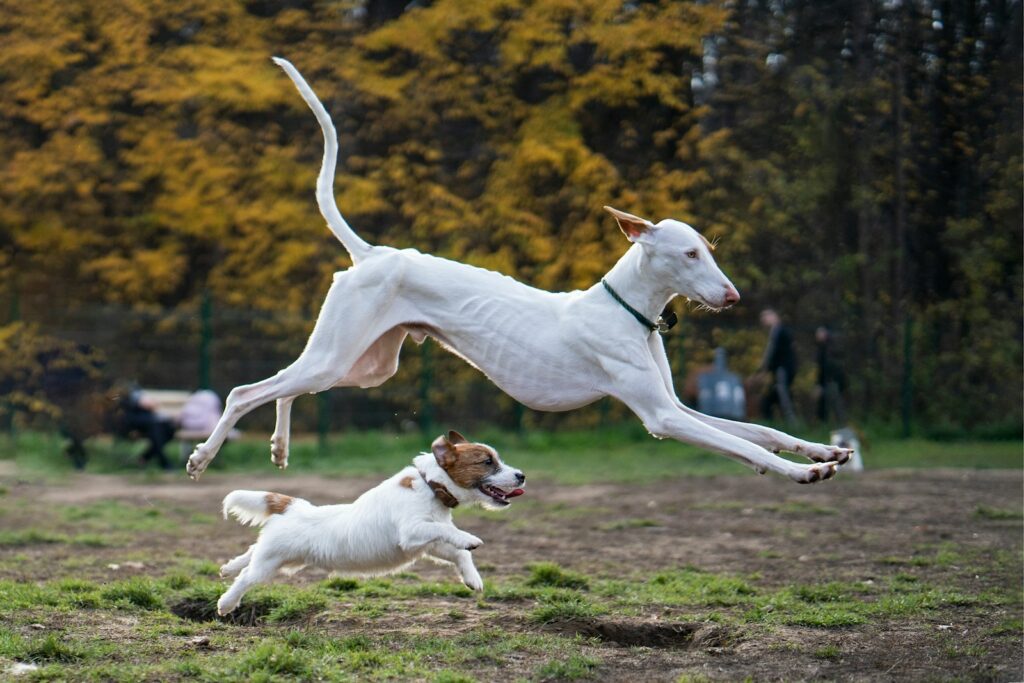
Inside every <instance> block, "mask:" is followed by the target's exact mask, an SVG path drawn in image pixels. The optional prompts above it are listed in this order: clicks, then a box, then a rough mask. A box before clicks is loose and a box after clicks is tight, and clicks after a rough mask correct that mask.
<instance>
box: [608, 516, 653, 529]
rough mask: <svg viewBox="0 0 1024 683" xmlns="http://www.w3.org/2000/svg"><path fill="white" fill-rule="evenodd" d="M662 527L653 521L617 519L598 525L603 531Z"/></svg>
mask: <svg viewBox="0 0 1024 683" xmlns="http://www.w3.org/2000/svg"><path fill="white" fill-rule="evenodd" d="M652 526H653V527H656V526H660V525H659V524H658V523H657V522H655V521H654V520H653V519H642V518H632V519H617V520H615V521H614V522H607V523H605V524H600V525H598V527H597V528H598V529H599V530H601V531H621V530H623V529H643V528H646V527H652Z"/></svg>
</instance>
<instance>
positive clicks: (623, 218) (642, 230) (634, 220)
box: [604, 206, 654, 242]
mask: <svg viewBox="0 0 1024 683" xmlns="http://www.w3.org/2000/svg"><path fill="white" fill-rule="evenodd" d="M604 210H605V211H607V212H608V213H610V214H611V215H613V216H615V221H616V222H617V223H618V224H619V229H620V230H622V232H623V234H625V235H626V238H627V239H628V240H629V241H630V242H637V241H639V240H640V239H642V238H643V237H645V236H646V235H648V234H649V233H650V231H651V229H652V228H653V227H654V224H653V223H651V222H650V221H649V220H647V219H646V218H640V216H634V215H633V214H631V213H626V212H625V211H619V210H618V209H615V208H612V207H610V206H606V207H604Z"/></svg>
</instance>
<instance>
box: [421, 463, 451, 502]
mask: <svg viewBox="0 0 1024 683" xmlns="http://www.w3.org/2000/svg"><path fill="white" fill-rule="evenodd" d="M416 471H417V472H419V473H420V476H421V477H423V481H425V482H427V486H429V487H430V488H431V490H433V492H434V497H435V498H437V499H438V500H439V501H441V504H442V505H444V506H445V507H446V508H454V507H458V506H459V499H458V498H456V497H455V496H453V495H452V492H451V491H449V490H448V487H446V486H445V485H444V484H439V483H438V482H436V481H430V480H429V479H427V474H426V473H425V472H424V471H423V470H421V469H419V468H416Z"/></svg>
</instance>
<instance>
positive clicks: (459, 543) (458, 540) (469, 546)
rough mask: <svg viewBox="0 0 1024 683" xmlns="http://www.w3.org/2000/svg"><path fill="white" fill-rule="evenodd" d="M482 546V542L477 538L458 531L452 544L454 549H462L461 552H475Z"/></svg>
mask: <svg viewBox="0 0 1024 683" xmlns="http://www.w3.org/2000/svg"><path fill="white" fill-rule="evenodd" d="M483 544H484V542H483V541H481V540H480V539H479V538H477V537H476V536H474V535H473V534H467V533H466V532H465V531H460V532H459V533H458V534H457V535H456V537H455V538H454V539H453V543H452V545H454V546H455V547H456V548H462V549H463V550H476V549H477V548H479V547H480V546H482V545H483Z"/></svg>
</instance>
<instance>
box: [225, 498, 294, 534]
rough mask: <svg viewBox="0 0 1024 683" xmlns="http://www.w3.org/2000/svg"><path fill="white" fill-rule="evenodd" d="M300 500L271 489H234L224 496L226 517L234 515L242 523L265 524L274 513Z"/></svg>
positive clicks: (282, 511)
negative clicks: (272, 491) (273, 491)
mask: <svg viewBox="0 0 1024 683" xmlns="http://www.w3.org/2000/svg"><path fill="white" fill-rule="evenodd" d="M296 500H298V499H297V498H292V497H291V496H286V495H284V494H282V493H271V492H270V491H232V492H231V493H229V494H228V495H226V496H224V519H227V518H228V516H229V515H232V516H234V518H235V519H237V520H238V521H239V523H241V524H247V525H249V526H263V525H264V524H266V523H267V520H268V519H270V517H271V516H272V515H280V514H282V513H284V511H285V510H287V509H288V506H290V505H291V504H292V503H293V502H295V501H296Z"/></svg>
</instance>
